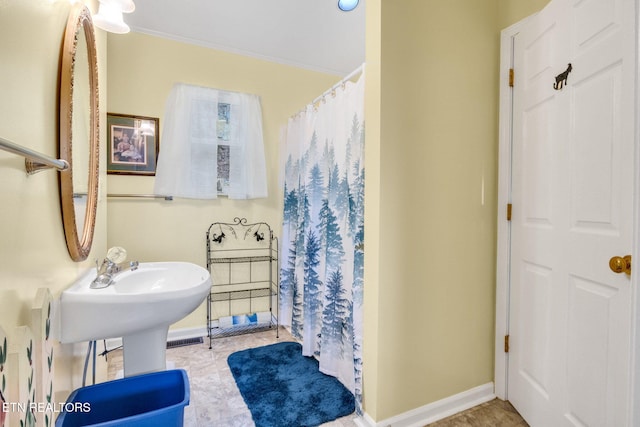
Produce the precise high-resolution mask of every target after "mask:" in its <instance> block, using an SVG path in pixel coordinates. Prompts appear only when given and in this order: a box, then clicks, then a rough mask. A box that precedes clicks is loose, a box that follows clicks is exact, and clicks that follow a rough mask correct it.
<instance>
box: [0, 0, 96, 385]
mask: <svg viewBox="0 0 640 427" xmlns="http://www.w3.org/2000/svg"><path fill="white" fill-rule="evenodd" d="M95 4H97V1H96V2H95ZM95 4H94V2H91V6H92V7H93V6H94V5H95ZM69 9H70V7H69V2H68V1H62V0H60V1H57V2H53V1H43V0H8V1H3V2H1V3H0V58H1V59H0V64H1V65H0V94H1V95H0V136H2V137H3V138H6V139H8V140H10V141H13V142H15V143H17V144H20V145H24V146H26V147H28V148H31V149H34V150H36V151H39V152H42V153H44V154H48V155H50V156H57V152H58V148H57V147H58V145H57V141H58V136H57V132H58V127H57V123H58V117H57V108H58V107H57V105H58V100H57V90H58V89H57V86H58V68H59V59H60V49H61V46H62V38H63V33H64V29H65V26H66V20H67V16H68V12H69ZM97 44H98V52H99V55H98V62H99V76H100V87H101V88H105V87H106V39H105V38H104V36H103V34H98V35H97ZM101 95H102V96H101V98H100V102H101V105H106V96H105V95H106V93H105V92H102V94H101ZM57 175H58V172H56V171H54V170H48V171H44V172H40V173H38V174H36V175H32V176H27V175H26V173H25V169H24V159H23V158H22V157H19V156H16V155H14V154H10V153H6V152H2V151H0V200H2V202H1V203H0V219H1V221H0V236H2V237H0V326H2V327H3V328H4V329H5V332H7V334H8V336H9V339H10V338H11V336H12V334H13V330H14V329H15V327H16V326H20V325H30V322H31V312H30V309H31V304H32V302H33V298H34V297H35V295H36V290H37V289H38V288H41V287H47V288H49V289H50V290H51V292H52V293H53V294H54V296H58V295H59V293H60V292H61V291H62V290H63V289H64V288H66V287H67V286H68V285H69V284H71V283H72V282H73V281H74V280H75V279H76V278H77V277H79V276H80V275H82V274H83V273H84V272H86V271H87V269H89V268H91V267H92V265H93V259H95V258H99V257H104V253H105V247H106V225H107V221H106V205H105V203H104V198H103V199H102V201H101V202H100V203H99V205H98V213H97V221H96V234H95V238H94V241H93V245H94V246H93V250H92V252H91V254H90V255H89V257H88V259H87V261H85V262H82V263H75V262H73V261H72V260H71V258H70V257H69V255H68V252H67V247H66V244H65V237H64V231H63V228H62V218H61V214H60V202H59V196H58V176H57ZM103 182H104V180H103ZM102 188H103V190H104V188H105V187H104V184H103V186H102ZM76 347H79V348H76V350H78V351H79V352H80V353H81V352H82V351H84V349H85V348H86V347H83V346H76ZM73 351H74V346H72V345H64V346H58V347H56V348H55V355H56V357H55V371H56V382H55V389H56V390H58V391H60V390H66V391H70V390H71V389H72V388H74V387H77V386H79V385H80V381H79V375H80V374H81V367H80V366H79V363H78V362H79V361H80V360H79V359H81V358H78V357H73ZM62 394H64V392H63V393H62Z"/></svg>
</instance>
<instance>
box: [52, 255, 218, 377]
mask: <svg viewBox="0 0 640 427" xmlns="http://www.w3.org/2000/svg"><path fill="white" fill-rule="evenodd" d="M95 278H96V272H95V271H92V272H90V273H88V274H87V275H85V276H83V277H82V278H80V279H79V280H78V281H77V282H75V283H74V284H73V285H71V286H70V287H69V288H68V289H66V290H65V291H63V292H62V295H61V296H60V333H59V335H60V341H61V342H63V343H73V342H82V341H93V340H101V339H107V338H119V337H122V341H123V347H124V375H125V376H132V375H138V374H142V373H147V372H153V371H161V370H164V369H166V345H167V333H168V331H169V326H170V325H171V324H172V323H175V322H176V321H178V320H180V319H182V318H183V317H185V316H187V315H188V314H189V313H191V312H192V311H193V310H195V309H196V308H197V307H198V306H199V305H200V304H201V303H202V302H203V301H204V299H205V298H206V296H207V293H208V292H209V289H210V288H211V276H210V275H209V272H208V271H207V270H206V269H204V268H202V267H200V266H199V265H196V264H191V263H187V262H149V263H140V264H139V267H138V269H136V270H135V271H125V272H121V273H118V274H116V275H115V276H114V278H113V279H114V282H113V284H112V285H110V286H108V287H106V288H103V289H91V288H90V287H89V286H90V284H91V282H92V281H93V280H94V279H95Z"/></svg>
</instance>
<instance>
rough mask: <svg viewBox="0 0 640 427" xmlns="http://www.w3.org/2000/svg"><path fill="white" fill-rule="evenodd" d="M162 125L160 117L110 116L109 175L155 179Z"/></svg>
mask: <svg viewBox="0 0 640 427" xmlns="http://www.w3.org/2000/svg"><path fill="white" fill-rule="evenodd" d="M159 122H160V120H159V119H158V118H157V117H145V116H134V115H130V114H117V113H107V173H108V174H119V175H147V176H154V175H155V174H156V165H157V163H158V150H159V147H160V138H159V129H160V123H159Z"/></svg>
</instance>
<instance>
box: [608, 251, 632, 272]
mask: <svg viewBox="0 0 640 427" xmlns="http://www.w3.org/2000/svg"><path fill="white" fill-rule="evenodd" d="M609 268H611V271H613V272H614V273H627V274H631V255H625V256H624V257H619V256H614V257H613V258H611V259H610V260H609Z"/></svg>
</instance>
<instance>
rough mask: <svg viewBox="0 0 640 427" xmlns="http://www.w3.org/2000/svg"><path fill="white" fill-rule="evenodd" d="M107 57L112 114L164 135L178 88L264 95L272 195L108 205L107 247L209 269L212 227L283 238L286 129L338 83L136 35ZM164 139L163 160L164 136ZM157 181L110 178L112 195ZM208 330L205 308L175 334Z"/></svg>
mask: <svg viewBox="0 0 640 427" xmlns="http://www.w3.org/2000/svg"><path fill="white" fill-rule="evenodd" d="M108 56H109V75H108V80H109V93H108V99H109V101H108V109H109V112H113V113H124V114H136V115H143V116H151V117H159V118H160V127H161V128H162V124H163V115H164V108H165V101H166V99H167V97H168V95H169V92H170V90H171V87H172V86H173V84H174V83H177V82H183V83H189V84H195V85H201V86H208V87H213V88H218V89H223V90H229V91H236V92H246V93H252V94H256V95H259V96H260V98H261V104H262V116H263V126H264V142H265V151H266V157H267V179H268V189H269V197H268V198H266V199H255V200H240V201H238V200H229V199H226V198H220V199H217V200H204V201H202V200H188V199H174V200H173V201H171V202H167V201H164V200H161V201H151V200H141V199H113V198H112V199H109V203H108V217H109V220H108V229H109V232H108V243H109V246H116V245H117V246H122V247H124V248H125V249H126V250H127V252H128V254H129V259H130V260H133V259H136V260H139V261H141V262H142V261H169V260H171V261H188V262H193V263H196V264H199V265H202V266H205V265H206V259H205V233H206V231H207V228H208V227H209V225H210V224H211V223H212V222H216V221H226V222H231V221H233V219H234V218H235V217H246V218H247V220H248V221H249V222H258V221H265V222H268V223H269V224H271V225H272V227H273V228H274V230H275V232H276V235H279V234H280V224H281V222H282V219H281V218H282V215H281V205H282V201H281V199H282V197H281V191H280V189H279V188H278V169H279V166H278V165H279V158H278V156H279V150H278V147H279V144H280V131H281V127H282V126H286V123H287V119H288V118H289V116H291V115H292V114H294V113H295V112H296V111H298V110H300V109H301V108H303V107H304V106H305V105H306V104H308V103H309V102H310V101H312V100H313V99H314V98H315V97H316V96H318V95H319V94H321V93H322V92H324V91H325V90H326V89H328V88H329V87H331V86H332V85H333V84H334V83H336V82H337V81H338V80H339V77H336V76H332V75H327V74H322V73H317V72H312V71H307V70H303V69H299V68H294V67H290V66H286V65H280V64H276V63H272V62H267V61H263V60H258V59H254V58H249V57H246V56H240V55H236V54H231V53H226V52H221V51H215V50H212V49H206V48H203V47H198V46H192V45H187V44H184V43H179V42H176V41H171V40H168V39H163V38H159V37H151V36H147V35H143V34H136V33H129V34H126V35H116V34H110V35H109V37H108ZM160 133H161V134H160V156H162V129H161V130H160ZM153 180H154V178H153V177H140V176H128V175H125V176H123V175H109V176H108V185H109V193H125V194H127V193H132V194H148V193H153ZM205 323H206V314H205V305H204V304H203V305H202V306H201V307H200V308H199V309H198V310H196V311H195V312H194V313H192V314H191V315H190V316H188V317H187V318H185V319H183V320H182V321H180V322H178V323H176V324H175V325H173V327H172V328H192V327H199V328H204V325H205Z"/></svg>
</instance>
